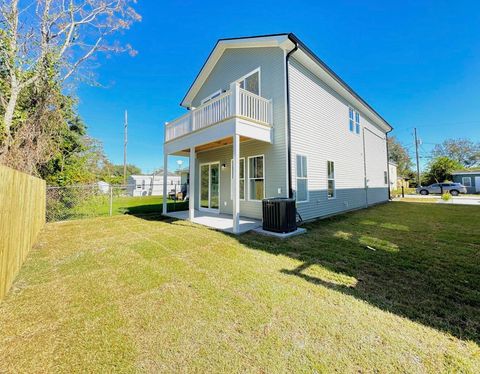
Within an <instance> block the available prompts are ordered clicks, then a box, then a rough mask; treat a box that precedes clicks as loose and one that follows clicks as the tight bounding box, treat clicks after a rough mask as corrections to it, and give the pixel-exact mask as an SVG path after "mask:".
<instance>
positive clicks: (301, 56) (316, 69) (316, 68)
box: [292, 48, 392, 132]
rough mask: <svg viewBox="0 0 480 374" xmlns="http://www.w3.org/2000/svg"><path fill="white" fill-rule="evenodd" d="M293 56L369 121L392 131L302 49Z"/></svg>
mask: <svg viewBox="0 0 480 374" xmlns="http://www.w3.org/2000/svg"><path fill="white" fill-rule="evenodd" d="M292 56H294V57H295V58H296V59H297V60H298V61H299V62H300V63H301V64H302V65H304V66H305V67H306V68H307V69H309V70H310V71H311V72H312V73H314V74H315V75H316V76H317V77H319V78H320V79H321V80H322V81H323V82H325V83H326V84H327V85H328V86H329V87H330V88H332V89H333V90H334V91H335V92H336V93H338V94H339V95H340V96H342V97H343V98H344V99H345V100H346V101H348V103H350V104H351V105H353V106H354V107H355V108H356V109H357V110H360V111H361V112H363V113H364V114H365V115H366V116H367V117H368V119H370V120H371V121H372V122H373V123H375V124H376V125H377V126H379V127H380V128H381V129H383V130H385V131H386V132H388V131H391V130H392V128H391V126H390V125H389V124H388V123H386V122H385V120H383V119H382V118H381V117H379V116H378V115H377V114H376V113H375V112H374V111H372V109H371V108H370V107H368V106H367V105H365V103H364V102H363V101H361V100H359V99H358V98H357V96H355V95H353V94H352V93H351V92H350V91H349V90H348V89H347V88H346V87H345V86H344V85H343V84H342V83H341V82H339V81H338V79H337V78H336V77H334V76H333V75H332V74H331V73H330V72H329V71H327V70H326V69H325V68H324V67H323V66H321V65H320V64H319V63H318V62H317V61H315V60H314V59H312V58H311V57H310V56H309V55H308V54H307V53H305V52H304V51H303V50H302V49H301V48H299V49H298V50H297V51H295V52H294V53H293V54H292Z"/></svg>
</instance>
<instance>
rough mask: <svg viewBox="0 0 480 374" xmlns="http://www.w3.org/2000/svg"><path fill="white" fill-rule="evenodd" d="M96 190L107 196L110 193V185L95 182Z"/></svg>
mask: <svg viewBox="0 0 480 374" xmlns="http://www.w3.org/2000/svg"><path fill="white" fill-rule="evenodd" d="M97 186H98V190H99V191H100V192H101V193H104V194H107V193H109V192H110V185H109V184H108V183H107V182H104V181H98V182H97Z"/></svg>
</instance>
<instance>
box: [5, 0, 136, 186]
mask: <svg viewBox="0 0 480 374" xmlns="http://www.w3.org/2000/svg"><path fill="white" fill-rule="evenodd" d="M30 3H31V4H28V3H25V2H21V1H20V0H0V162H1V163H3V164H6V165H8V166H10V167H13V168H15V169H18V170H21V171H24V172H27V173H30V174H36V175H41V176H44V177H51V178H53V180H61V181H64V180H70V179H71V178H66V179H64V178H63V177H66V175H64V176H63V177H61V178H60V175H59V173H61V172H62V171H63V172H65V170H66V168H71V167H73V169H74V170H76V171H75V172H73V173H72V174H71V175H77V176H78V178H77V179H79V180H84V179H85V176H84V175H83V174H82V173H80V174H78V173H77V171H79V169H78V167H79V166H80V165H90V166H91V162H92V158H89V157H88V156H87V154H90V155H93V154H96V155H97V156H98V152H93V150H94V149H96V150H98V149H97V148H98V147H96V146H95V147H93V148H89V146H88V145H87V144H86V143H88V142H89V140H88V139H87V138H86V137H85V132H84V128H82V126H81V124H80V123H79V122H78V121H77V123H75V121H76V119H75V118H78V117H76V116H75V110H74V102H75V100H74V98H72V97H71V96H68V95H65V88H66V85H65V81H66V80H67V79H72V78H74V77H78V76H80V74H78V73H79V69H82V70H83V72H82V74H81V76H82V77H83V79H84V78H85V77H88V76H90V75H91V74H90V73H89V71H88V63H89V61H91V60H92V59H93V58H94V57H95V55H97V54H98V53H110V52H122V51H129V52H134V51H133V50H132V49H131V47H130V46H128V45H127V46H124V47H122V46H121V45H119V44H118V43H112V40H110V39H111V35H112V34H114V33H116V32H120V31H122V30H125V29H128V28H129V27H130V25H131V24H132V23H133V22H136V21H139V20H140V16H139V15H138V14H137V13H136V12H135V10H134V9H133V8H132V7H131V4H132V3H135V0H112V1H104V0H85V1H76V0H69V1H62V0H37V1H35V2H33V1H30ZM32 5H33V6H32ZM90 67H92V65H90ZM93 159H94V158H93ZM81 160H83V161H81ZM74 165H76V166H75V167H74ZM84 171H85V170H84ZM48 173H50V174H48ZM80 175H82V177H81V178H80ZM58 178H60V179H58ZM74 179H75V178H74ZM87 179H88V178H87ZM62 183H70V182H62Z"/></svg>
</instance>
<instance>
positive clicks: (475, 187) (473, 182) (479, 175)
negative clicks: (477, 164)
mask: <svg viewBox="0 0 480 374" xmlns="http://www.w3.org/2000/svg"><path fill="white" fill-rule="evenodd" d="M452 176H453V181H454V182H455V183H461V184H463V185H464V186H465V187H467V193H480V169H470V170H468V169H467V170H459V171H455V172H453V173H452Z"/></svg>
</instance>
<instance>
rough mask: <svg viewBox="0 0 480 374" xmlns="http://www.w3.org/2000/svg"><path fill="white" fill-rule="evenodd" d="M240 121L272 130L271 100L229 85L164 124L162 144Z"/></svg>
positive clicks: (237, 86)
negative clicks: (220, 92) (228, 87)
mask: <svg viewBox="0 0 480 374" xmlns="http://www.w3.org/2000/svg"><path fill="white" fill-rule="evenodd" d="M230 120H239V121H240V122H242V123H245V124H252V125H254V126H261V127H265V128H266V129H268V130H270V128H271V127H272V100H268V99H265V98H263V97H261V96H258V95H255V94H253V93H251V92H249V91H247V90H244V89H242V88H240V86H239V85H238V83H232V84H231V86H230V90H228V91H226V92H224V93H222V94H221V95H220V96H217V97H216V98H214V99H212V100H210V101H208V102H207V103H205V104H203V105H201V106H200V107H198V108H196V109H193V110H190V111H189V112H188V113H186V114H185V115H183V116H182V117H180V118H177V119H176V120H174V121H172V122H169V123H166V124H165V143H169V142H173V141H175V140H177V139H180V138H184V137H187V136H189V135H190V134H193V133H200V132H201V131H202V130H204V129H207V128H211V127H213V126H217V125H219V124H223V123H228V122H231V121H230ZM250 133H251V131H250Z"/></svg>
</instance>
